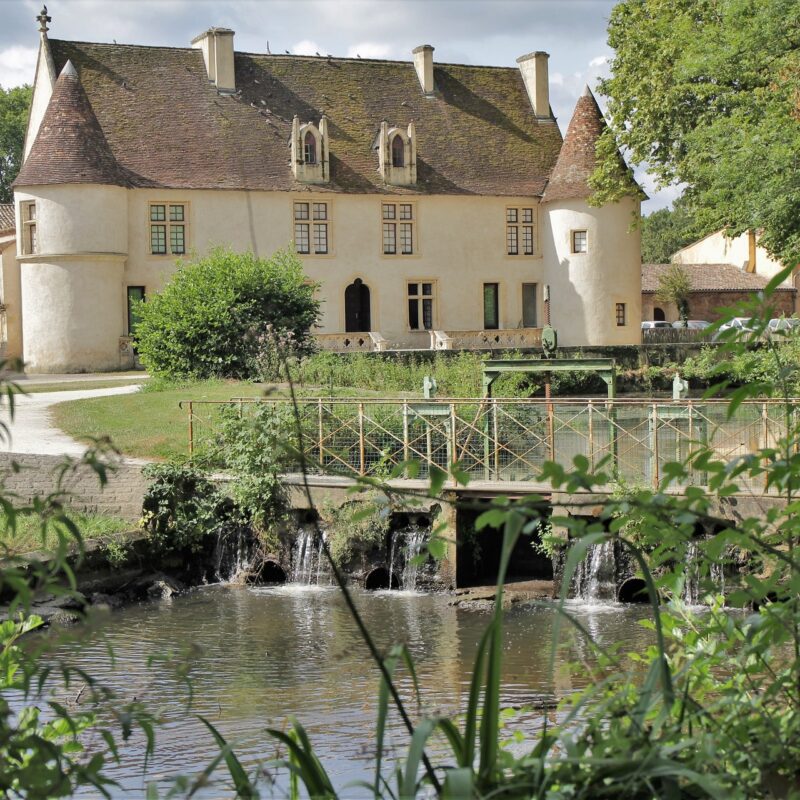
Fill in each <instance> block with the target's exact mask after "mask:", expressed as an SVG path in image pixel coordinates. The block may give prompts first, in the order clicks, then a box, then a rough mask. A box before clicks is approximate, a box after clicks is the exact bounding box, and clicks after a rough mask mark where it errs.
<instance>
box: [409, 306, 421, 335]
mask: <svg viewBox="0 0 800 800" xmlns="http://www.w3.org/2000/svg"><path fill="white" fill-rule="evenodd" d="M418 302H419V301H417V300H409V301H408V327H409V328H411V330H412V331H418V330H419V305H418Z"/></svg>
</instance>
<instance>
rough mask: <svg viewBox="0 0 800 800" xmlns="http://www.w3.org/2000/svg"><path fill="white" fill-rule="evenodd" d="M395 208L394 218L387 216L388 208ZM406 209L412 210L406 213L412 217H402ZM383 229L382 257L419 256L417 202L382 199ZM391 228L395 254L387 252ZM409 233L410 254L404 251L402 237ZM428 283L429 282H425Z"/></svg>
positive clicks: (381, 231)
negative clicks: (389, 228)
mask: <svg viewBox="0 0 800 800" xmlns="http://www.w3.org/2000/svg"><path fill="white" fill-rule="evenodd" d="M390 207H391V208H393V209H394V210H393V212H392V216H387V208H390ZM404 207H405V208H408V209H410V211H407V212H405V213H410V216H408V217H405V216H402V214H403V213H404V210H403V209H404ZM380 214H381V227H380V245H381V250H380V252H381V256H383V257H384V258H410V257H413V256H419V254H420V248H419V216H418V212H417V204H416V202H413V201H410V200H405V199H397V200H384V199H381V208H380ZM388 226H391V228H392V230H393V240H394V252H387V251H386V246H387V238H386V237H387V233H389V231H388V230H387V227H388ZM404 232H408V233H410V234H411V250H410V251H409V252H403V251H402V244H401V242H402V237H403V233H404ZM425 283H428V281H425Z"/></svg>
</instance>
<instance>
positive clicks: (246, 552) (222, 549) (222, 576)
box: [214, 526, 253, 583]
mask: <svg viewBox="0 0 800 800" xmlns="http://www.w3.org/2000/svg"><path fill="white" fill-rule="evenodd" d="M252 559H253V537H252V535H251V534H250V531H249V530H247V529H246V528H242V527H239V526H236V527H234V528H225V529H223V530H222V531H221V532H220V534H219V535H218V536H217V542H216V544H215V546H214V579H215V580H217V581H219V582H220V583H241V582H243V581H244V579H246V577H247V575H248V573H249V572H250V569H251V567H252Z"/></svg>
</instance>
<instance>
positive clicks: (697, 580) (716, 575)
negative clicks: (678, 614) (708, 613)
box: [681, 541, 725, 606]
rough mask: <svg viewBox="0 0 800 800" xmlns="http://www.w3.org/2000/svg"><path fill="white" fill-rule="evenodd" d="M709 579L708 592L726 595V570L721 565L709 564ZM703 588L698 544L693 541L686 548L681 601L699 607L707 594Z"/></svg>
mask: <svg viewBox="0 0 800 800" xmlns="http://www.w3.org/2000/svg"><path fill="white" fill-rule="evenodd" d="M708 578H709V583H710V586H708V589H707V591H712V592H716V593H718V594H723V595H724V594H725V569H724V567H723V565H722V564H721V563H716V562H715V563H713V564H709V567H708ZM707 591H704V588H703V576H702V574H701V568H700V563H699V561H698V547H697V542H695V541H691V542H689V544H688V545H687V546H686V575H685V577H684V581H683V592H682V593H681V600H683V602H684V603H686V605H689V606H697V605H700V604H701V603H702V602H703V597H704V595H705V594H707Z"/></svg>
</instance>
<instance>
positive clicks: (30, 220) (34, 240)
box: [19, 200, 39, 256]
mask: <svg viewBox="0 0 800 800" xmlns="http://www.w3.org/2000/svg"><path fill="white" fill-rule="evenodd" d="M19 218H20V222H21V223H22V241H21V242H20V245H21V250H22V255H24V256H33V255H36V254H37V253H38V252H39V228H38V219H39V218H38V215H37V213H36V201H35V200H22V201H21V202H20V206H19Z"/></svg>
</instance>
